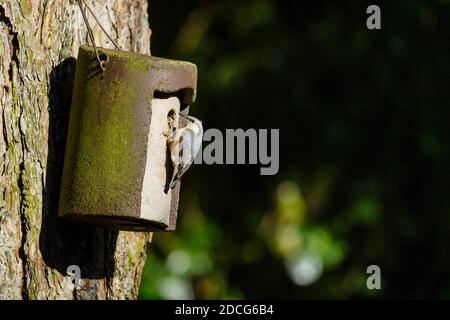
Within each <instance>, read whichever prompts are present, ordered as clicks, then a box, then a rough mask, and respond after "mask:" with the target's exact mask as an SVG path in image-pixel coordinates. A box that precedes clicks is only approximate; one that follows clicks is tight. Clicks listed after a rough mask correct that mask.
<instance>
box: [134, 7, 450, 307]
mask: <svg viewBox="0 0 450 320" xmlns="http://www.w3.org/2000/svg"><path fill="white" fill-rule="evenodd" d="M369 4H377V5H379V6H380V7H381V12H382V29H381V30H378V31H370V30H368V29H367V28H366V19H367V17H368V16H369V15H368V14H366V9H367V6H368V5H369ZM149 19H150V25H151V27H152V31H153V37H152V54H153V55H156V56H163V57H168V58H172V59H181V60H189V61H192V62H194V63H196V64H197V66H198V69H199V82H198V88H199V89H198V100H197V102H196V103H195V104H194V105H193V106H192V107H191V114H192V115H195V116H197V117H199V118H201V119H202V120H203V125H204V127H205V129H207V128H218V129H220V130H223V131H224V130H225V128H243V129H247V128H268V129H270V128H279V129H280V170H279V173H278V174H277V175H274V176H260V175H259V169H260V166H259V165H212V166H207V165H194V166H193V167H192V168H191V169H190V170H189V172H188V173H187V174H186V175H185V177H184V178H183V181H182V182H183V183H182V191H181V199H180V207H179V214H178V226H177V230H176V232H174V233H167V234H163V233H155V234H154V238H153V239H154V241H153V244H152V245H151V246H150V247H149V250H148V260H147V263H146V267H145V270H144V274H143V278H142V284H141V288H140V295H139V297H140V298H141V299H179V298H181V299H184V298H186V299H190V298H200V299H223V298H238V299H240V298H248V299H255V298H256V299H257V298H296V299H297V298H298V299H314V298H323V299H331V298H339V299H340V298H441V299H445V298H450V271H449V270H450V252H449V248H450V246H449V245H450V238H449V236H450V175H449V155H450V145H449V141H450V125H449V124H450V111H449V108H450V86H449V85H450V81H449V80H450V79H449V77H450V57H449V54H450V27H449V23H450V2H449V1H445V0H440V1H437V0H434V1H433V0H427V1H425V0H424V1H419V0H397V1H372V2H366V1H355V0H353V1H350V0H340V1H320V2H319V1H308V2H305V4H301V5H300V4H299V2H295V1H275V0H241V1H238V0H230V1H193V0H183V1H162V0H151V1H150V2H149ZM372 264H375V265H378V266H380V268H381V276H382V289H381V290H368V289H367V287H366V279H367V276H368V275H367V274H366V268H367V267H368V266H369V265H372Z"/></svg>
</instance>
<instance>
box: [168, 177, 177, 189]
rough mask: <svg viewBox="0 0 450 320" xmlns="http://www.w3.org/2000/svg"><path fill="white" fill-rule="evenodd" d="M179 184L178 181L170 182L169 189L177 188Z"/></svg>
mask: <svg viewBox="0 0 450 320" xmlns="http://www.w3.org/2000/svg"><path fill="white" fill-rule="evenodd" d="M177 182H178V179H174V180H172V181H171V182H170V184H169V188H170V189H173V188H175V186H176V185H177Z"/></svg>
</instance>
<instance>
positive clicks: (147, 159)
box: [58, 46, 197, 231]
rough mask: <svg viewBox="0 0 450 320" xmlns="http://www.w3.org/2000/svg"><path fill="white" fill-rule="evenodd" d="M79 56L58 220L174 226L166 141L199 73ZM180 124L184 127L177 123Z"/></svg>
mask: <svg viewBox="0 0 450 320" xmlns="http://www.w3.org/2000/svg"><path fill="white" fill-rule="evenodd" d="M99 53H100V56H101V58H102V59H103V60H106V61H107V63H106V69H105V70H104V71H102V70H101V69H100V67H99V63H98V60H97V57H96V54H95V52H94V49H93V48H92V47H87V46H82V47H80V50H79V53H78V60H77V66H76V74H75V81H74V88H73V96H72V106H71V110H70V121H69V129H68V135H67V146H66V153H65V158H64V169H63V177H62V182H61V193H60V200H59V212H58V214H59V216H60V217H63V218H69V219H73V220H77V221H80V222H86V223H89V224H93V225H98V226H106V227H111V228H115V229H120V230H131V231H169V230H174V229H175V224H176V217H177V209H178V197H179V192H180V184H179V183H178V184H177V186H176V187H175V188H174V189H170V188H169V183H170V178H171V174H172V170H173V169H172V163H171V160H170V154H169V151H168V148H167V144H166V141H167V137H168V135H169V133H170V132H171V130H172V129H173V127H174V126H178V125H179V124H180V123H179V122H180V121H183V120H182V119H183V118H180V117H179V114H180V113H182V114H183V115H187V113H188V109H189V105H190V104H191V103H192V102H193V101H194V100H195V92H196V84H197V68H196V66H195V65H194V64H192V63H189V62H183V61H175V60H168V59H162V58H157V57H152V56H146V55H141V54H136V53H131V52H123V51H118V50H107V49H99ZM181 125H182V124H181Z"/></svg>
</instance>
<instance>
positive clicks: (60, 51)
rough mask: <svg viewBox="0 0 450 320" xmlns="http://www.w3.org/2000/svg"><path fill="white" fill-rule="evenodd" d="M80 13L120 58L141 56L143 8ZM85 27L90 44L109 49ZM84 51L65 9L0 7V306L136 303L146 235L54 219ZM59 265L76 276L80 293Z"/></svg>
mask: <svg viewBox="0 0 450 320" xmlns="http://www.w3.org/2000/svg"><path fill="white" fill-rule="evenodd" d="M88 4H90V5H91V7H92V8H94V10H95V12H96V13H97V15H98V18H99V19H100V21H101V22H102V24H103V25H104V26H105V27H106V29H107V30H109V32H110V34H111V35H112V36H113V38H115V39H117V42H118V44H119V46H120V47H121V48H122V49H123V50H131V51H135V52H140V53H147V54H149V53H150V52H149V48H150V29H149V27H148V22H147V1H146V0H89V1H88ZM88 16H89V15H88ZM89 17H90V16H89ZM89 19H90V22H91V26H92V27H93V29H94V34H95V37H96V40H97V44H99V45H101V46H103V47H108V48H112V44H111V43H109V42H108V41H107V38H106V37H105V36H104V35H103V34H102V32H101V30H100V28H99V27H98V26H96V24H95V21H94V19H92V17H90V18H89ZM86 42H87V38H86V27H85V26H84V24H83V20H82V16H81V13H80V10H79V8H78V6H77V2H76V1H75V0H70V1H69V0H0V108H1V115H0V131H1V137H0V299H125V298H130V299H133V298H136V296H137V290H138V286H139V281H140V276H141V271H142V268H143V264H144V262H145V249H146V245H147V243H148V241H149V240H150V234H148V233H132V232H114V231H110V230H107V229H98V228H92V227H89V226H82V225H76V224H73V223H69V222H64V221H60V220H59V219H58V218H57V205H58V197H59V186H60V177H61V169H62V163H63V157H64V148H65V140H66V131H67V123H68V115H69V108H70V101H71V93H72V92H71V90H72V82H73V76H74V70H75V65H76V59H75V58H76V54H77V51H78V47H79V45H80V44H85V43H86ZM69 265H78V266H79V267H80V268H81V277H82V280H81V289H75V288H74V285H73V284H72V281H71V278H70V277H69V276H67V274H66V270H67V267H68V266H69Z"/></svg>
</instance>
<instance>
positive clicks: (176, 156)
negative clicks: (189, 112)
mask: <svg viewBox="0 0 450 320" xmlns="http://www.w3.org/2000/svg"><path fill="white" fill-rule="evenodd" d="M202 140H203V126H202V122H201V121H200V120H198V119H197V118H194V117H192V116H187V117H186V126H185V127H183V128H179V129H176V130H174V131H173V133H172V135H171V136H170V137H169V138H168V140H167V143H168V146H169V150H170V158H171V160H172V164H173V174H172V179H171V181H170V184H169V187H170V188H172V189H173V188H174V187H175V186H176V184H177V181H178V180H179V179H180V178H181V176H182V175H183V174H184V173H185V172H186V171H187V169H189V167H190V166H191V164H192V162H194V159H195V156H196V155H197V153H198V152H199V151H200V149H201V146H202Z"/></svg>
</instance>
